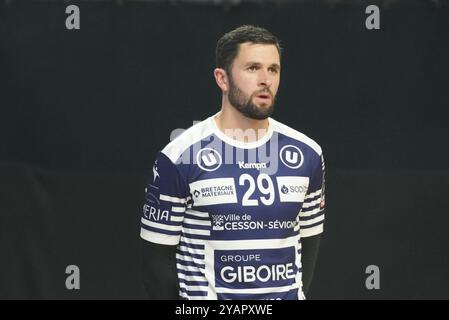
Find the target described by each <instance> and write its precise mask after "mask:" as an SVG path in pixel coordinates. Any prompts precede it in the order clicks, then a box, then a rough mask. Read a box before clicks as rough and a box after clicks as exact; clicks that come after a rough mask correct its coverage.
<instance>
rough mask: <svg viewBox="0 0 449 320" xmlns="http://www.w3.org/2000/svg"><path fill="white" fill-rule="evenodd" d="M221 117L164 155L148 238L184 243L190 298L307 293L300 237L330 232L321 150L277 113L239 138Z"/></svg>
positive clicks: (183, 271) (181, 258) (179, 262)
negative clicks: (254, 134)
mask: <svg viewBox="0 0 449 320" xmlns="http://www.w3.org/2000/svg"><path fill="white" fill-rule="evenodd" d="M215 116H216V115H214V116H211V117H209V118H208V119H206V120H204V121H202V122H199V123H197V124H196V125H194V126H192V127H191V128H189V129H187V130H186V131H184V132H183V133H182V134H181V135H179V136H178V137H177V138H176V139H174V140H173V141H171V142H170V143H169V144H168V145H167V146H166V147H165V148H164V149H163V150H162V151H160V152H159V153H158V155H157V157H156V160H155V162H154V165H153V168H152V173H153V174H152V176H151V178H150V181H149V183H148V185H147V187H146V192H145V199H146V200H145V204H144V206H143V214H142V217H141V237H142V238H143V239H145V240H147V241H150V242H153V243H159V244H165V245H175V246H177V250H176V267H177V273H178V280H179V295H180V297H181V298H183V299H208V300H211V299H261V300H264V299H288V300H298V299H305V297H304V293H303V290H302V267H301V239H302V238H304V237H309V236H313V235H317V234H319V233H321V232H322V231H323V223H324V209H325V201H324V196H325V195H324V189H325V188H324V178H325V177H324V172H325V170H324V169H325V168H324V160H323V154H322V150H321V148H320V146H319V145H318V144H317V143H316V142H315V141H313V140H312V139H310V138H308V137H307V136H306V135H304V134H302V133H300V132H298V131H296V130H294V129H292V128H290V127H288V126H286V125H284V124H282V123H280V122H278V121H276V120H274V119H272V118H268V121H269V126H268V129H267V131H266V133H265V134H264V135H263V137H262V138H260V139H259V140H256V141H255V142H242V141H240V140H237V139H234V138H232V136H230V134H229V132H226V133H225V132H222V131H221V130H220V129H218V127H217V125H216V122H215Z"/></svg>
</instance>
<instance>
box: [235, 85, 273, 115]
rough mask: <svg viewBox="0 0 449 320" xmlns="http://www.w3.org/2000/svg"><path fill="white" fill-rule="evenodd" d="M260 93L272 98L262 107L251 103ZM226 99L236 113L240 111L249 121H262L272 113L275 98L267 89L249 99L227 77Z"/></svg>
mask: <svg viewBox="0 0 449 320" xmlns="http://www.w3.org/2000/svg"><path fill="white" fill-rule="evenodd" d="M261 93H267V94H269V95H270V96H271V97H272V98H271V102H270V103H269V104H268V103H264V105H263V106H259V105H257V104H255V103H253V99H254V98H255V97H256V96H257V95H259V94H261ZM228 98H229V102H230V103H231V105H232V106H233V107H234V108H235V109H237V110H238V111H240V113H242V114H243V115H245V116H246V117H248V118H250V119H255V120H264V119H266V118H268V117H269V116H271V114H272V113H273V109H274V103H275V97H274V96H273V95H272V94H271V92H270V90H269V89H265V90H262V91H258V92H255V93H253V94H252V95H251V96H250V97H248V95H246V94H245V93H244V92H243V91H242V90H240V89H239V87H237V86H236V85H235V83H234V80H233V79H232V77H229V94H228Z"/></svg>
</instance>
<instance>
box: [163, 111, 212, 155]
mask: <svg viewBox="0 0 449 320" xmlns="http://www.w3.org/2000/svg"><path fill="white" fill-rule="evenodd" d="M209 122H210V118H207V119H206V120H203V121H201V122H198V123H196V124H195V125H193V126H191V127H190V128H188V129H187V130H185V131H184V132H182V133H181V134H180V135H178V136H177V137H176V138H175V139H173V140H172V141H171V142H170V143H168V144H167V145H166V146H165V147H164V148H163V149H162V150H161V153H163V154H165V155H166V156H167V157H168V158H169V159H170V160H171V161H172V162H173V163H175V162H176V161H177V160H178V159H179V157H181V155H182V154H183V153H184V152H185V151H186V150H188V149H189V148H190V147H191V146H193V145H194V144H195V143H197V142H199V141H201V140H203V139H205V138H207V137H208V136H210V135H211V134H212V133H213V130H212V128H211V126H210V124H209Z"/></svg>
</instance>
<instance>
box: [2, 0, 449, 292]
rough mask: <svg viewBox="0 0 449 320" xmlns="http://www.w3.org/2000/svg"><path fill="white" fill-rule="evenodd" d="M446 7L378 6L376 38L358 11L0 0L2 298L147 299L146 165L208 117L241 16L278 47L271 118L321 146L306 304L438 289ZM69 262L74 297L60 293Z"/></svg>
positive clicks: (441, 275)
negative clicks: (143, 250) (222, 48)
mask: <svg viewBox="0 0 449 320" xmlns="http://www.w3.org/2000/svg"><path fill="white" fill-rule="evenodd" d="M70 3H74V4H77V5H78V6H79V8H80V11H81V29H80V30H67V29H66V27H65V19H66V17H67V16H68V15H67V14H66V13H65V8H66V6H67V5H68V4H70ZM378 3H379V1H378ZM445 3H447V2H444V1H443V2H442V5H440V6H435V5H434V4H433V3H432V2H431V1H400V2H397V3H393V4H392V5H390V6H381V30H372V31H369V30H367V29H366V28H365V19H366V17H367V14H365V7H366V5H367V4H352V3H351V4H346V5H337V6H328V5H325V4H323V3H322V2H317V3H314V2H308V1H305V2H304V3H298V4H285V5H257V4H243V5H240V6H236V7H230V8H227V9H225V8H223V7H222V6H213V5H192V4H190V5H189V4H182V3H171V4H170V3H152V4H151V3H145V2H134V1H130V2H127V1H122V2H113V1H111V2H109V1H106V2H86V1H84V2H83V1H80V2H66V3H64V2H52V1H50V2H24V1H5V2H2V3H0V90H1V91H0V92H1V100H0V112H1V115H0V259H1V261H0V262H1V263H0V298H19V299H25V298H54V299H72V298H73V299H93V298H96V299H107V298H113V299H133V298H137V299H141V298H142V299H144V298H146V294H145V292H144V289H143V285H142V282H141V276H140V272H141V261H140V256H139V246H140V240H139V220H140V218H139V217H140V213H141V207H142V205H143V198H144V197H143V195H144V194H143V192H144V186H145V181H146V179H147V177H148V174H149V169H151V167H152V163H153V158H154V156H155V154H156V152H157V151H158V150H159V149H161V148H162V147H163V146H165V144H167V143H168V142H169V137H170V133H171V132H172V130H174V129H177V128H187V127H189V126H191V125H192V123H193V121H199V120H203V119H205V118H206V117H208V116H210V115H211V114H213V113H215V112H217V111H218V110H219V108H220V102H221V92H220V91H219V89H218V87H217V86H216V84H215V81H214V78H213V74H212V71H213V68H214V50H215V44H216V41H217V40H218V38H219V37H220V36H221V35H222V34H224V33H225V32H227V31H229V30H231V29H233V28H235V27H237V26H239V25H242V24H256V25H259V26H263V27H265V28H267V29H269V30H270V31H271V32H273V33H274V34H275V35H276V36H278V37H279V39H280V40H281V43H282V46H283V47H284V48H285V51H284V55H283V60H282V65H283V69H282V80H281V87H280V91H279V94H278V102H277V105H276V110H275V113H274V115H273V117H274V118H275V119H277V120H279V121H281V122H283V123H285V124H287V125H289V126H291V127H293V128H295V129H297V130H299V131H301V132H303V133H305V134H307V135H309V136H310V137H312V138H313V139H315V140H316V141H317V142H318V143H319V144H320V145H321V146H322V148H323V150H324V155H325V159H326V169H327V189H326V190H327V198H326V200H327V215H326V218H327V223H326V226H325V233H324V235H323V240H322V246H321V250H320V255H319V259H318V263H317V268H316V272H315V278H314V282H313V284H312V288H311V292H310V294H309V297H308V298H310V299H430V298H437V299H442V298H444V299H447V298H449V293H448V292H449V291H448V290H447V289H448V288H449V272H448V270H449V232H448V230H447V229H448V225H449V218H448V213H449V201H448V197H447V191H448V190H449V152H448V138H449V127H448V125H447V121H448V119H449V111H448V108H449V96H448V88H449V7H448V6H447V5H445ZM71 264H75V265H78V266H79V268H80V270H81V289H80V290H74V291H69V290H67V289H66V288H65V280H66V277H67V276H68V275H67V274H65V268H66V266H68V265H71ZM369 265H377V266H379V268H380V275H381V277H380V279H381V280H380V285H381V288H380V290H367V289H366V287H365V279H366V277H367V276H368V275H367V274H365V269H366V267H367V266H369ZM161 272H164V270H161Z"/></svg>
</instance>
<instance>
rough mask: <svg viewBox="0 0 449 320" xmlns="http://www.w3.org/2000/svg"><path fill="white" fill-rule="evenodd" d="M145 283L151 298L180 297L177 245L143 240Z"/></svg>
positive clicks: (167, 298) (175, 298) (173, 298)
mask: <svg viewBox="0 0 449 320" xmlns="http://www.w3.org/2000/svg"><path fill="white" fill-rule="evenodd" d="M141 247H142V249H141V252H142V260H143V261H142V262H143V283H144V285H145V290H146V292H147V294H148V297H149V299H151V300H177V299H179V286H178V276H177V272H176V246H166V245H160V244H154V243H151V242H148V241H145V240H142V242H141Z"/></svg>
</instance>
